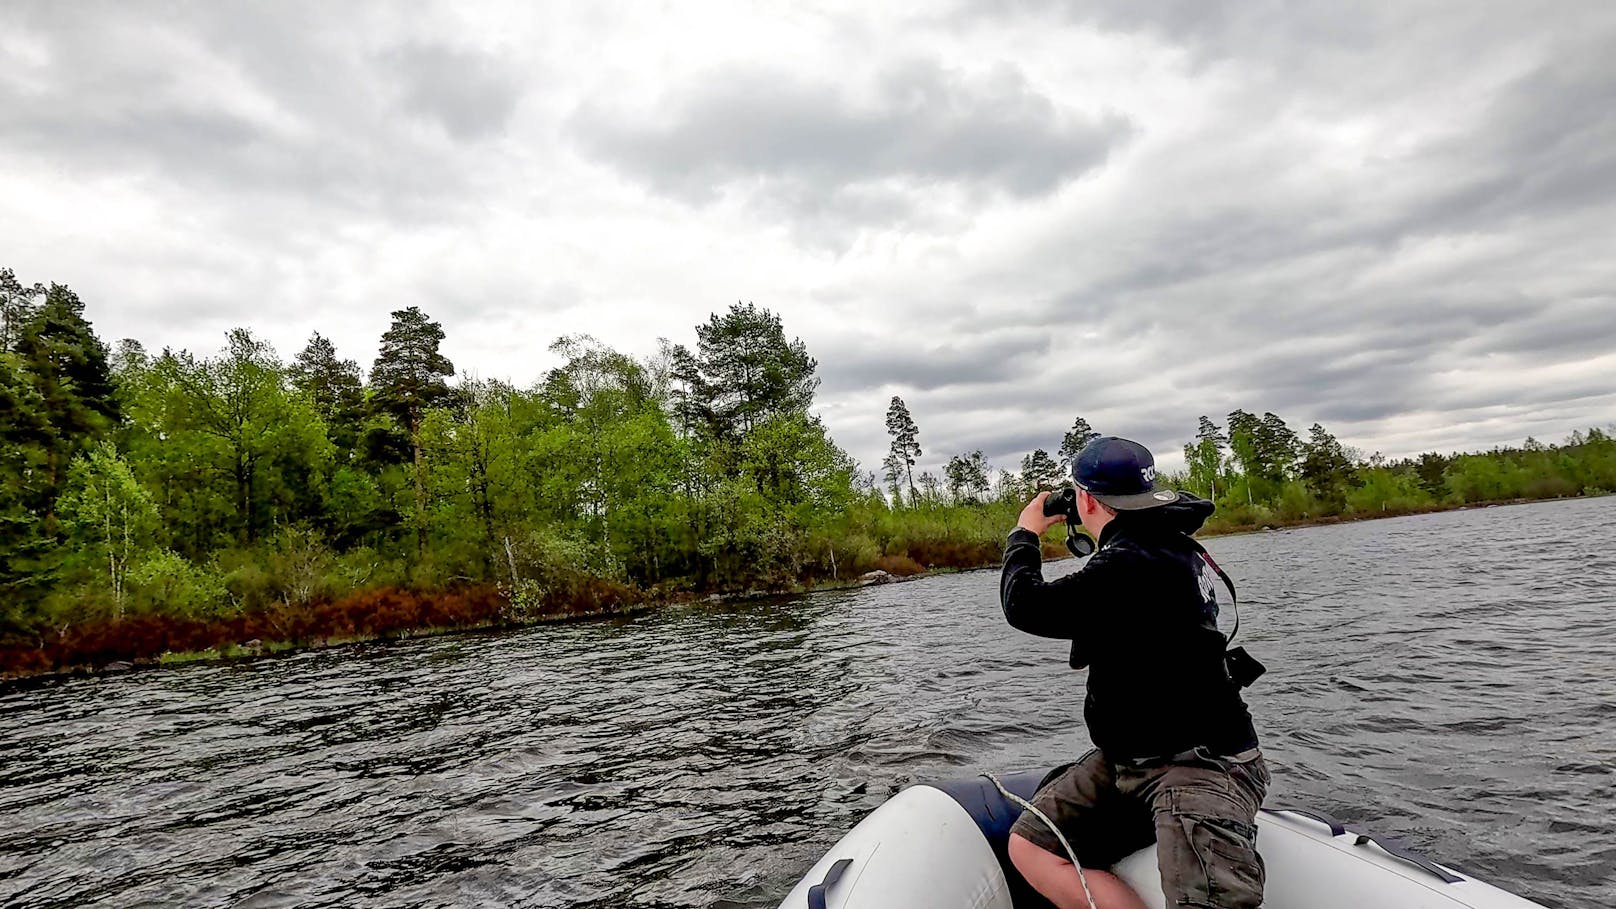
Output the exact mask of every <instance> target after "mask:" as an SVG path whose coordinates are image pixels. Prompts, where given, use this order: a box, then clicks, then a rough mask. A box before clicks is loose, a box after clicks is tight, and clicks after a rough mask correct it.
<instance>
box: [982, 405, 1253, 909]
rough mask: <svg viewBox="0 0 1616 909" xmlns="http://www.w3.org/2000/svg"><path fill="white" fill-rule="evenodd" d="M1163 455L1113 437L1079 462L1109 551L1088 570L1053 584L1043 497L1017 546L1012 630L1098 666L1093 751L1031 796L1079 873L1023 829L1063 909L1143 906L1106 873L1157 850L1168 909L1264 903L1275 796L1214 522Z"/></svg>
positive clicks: (1082, 509)
mask: <svg viewBox="0 0 1616 909" xmlns="http://www.w3.org/2000/svg"><path fill="white" fill-rule="evenodd" d="M1155 472H1156V470H1155V459H1154V458H1152V457H1151V454H1150V452H1149V451H1148V450H1147V449H1146V448H1145V447H1144V446H1142V445H1140V444H1138V443H1137V442H1132V441H1129V440H1127V439H1119V438H1115V437H1110V436H1105V437H1101V438H1098V439H1095V440H1094V441H1093V442H1090V443H1089V445H1088V446H1087V447H1085V448H1084V449H1083V451H1082V452H1080V453H1079V454H1078V456H1077V458H1076V459H1075V460H1074V461H1073V464H1072V479H1073V482H1074V483H1075V485H1076V486H1077V496H1076V498H1077V509H1076V513H1077V515H1078V517H1079V518H1080V519H1081V521H1082V524H1083V527H1084V528H1085V529H1086V530H1088V531H1089V533H1091V534H1092V535H1093V536H1094V537H1095V539H1096V540H1098V541H1099V549H1098V551H1096V552H1095V554H1094V555H1093V557H1091V558H1090V559H1089V561H1088V563H1087V564H1085V565H1084V566H1083V567H1082V568H1080V569H1079V570H1077V571H1075V572H1073V573H1071V574H1068V575H1066V576H1065V577H1061V578H1057V579H1055V580H1053V581H1045V580H1044V578H1043V574H1042V572H1041V553H1040V551H1039V537H1040V536H1041V535H1042V534H1043V532H1044V531H1045V530H1048V529H1049V527H1051V526H1052V525H1054V524H1056V523H1059V522H1061V521H1063V520H1064V519H1065V518H1064V516H1061V515H1056V516H1054V517H1046V516H1045V514H1044V499H1045V498H1047V497H1048V495H1049V494H1048V493H1042V494H1040V495H1039V496H1038V497H1037V498H1036V499H1034V500H1033V501H1032V502H1031V503H1029V504H1028V505H1027V507H1026V509H1025V510H1023V511H1022V513H1021V518H1020V520H1019V522H1018V526H1017V528H1016V530H1015V531H1013V532H1012V533H1011V534H1010V539H1009V543H1008V545H1007V547H1006V549H1005V554H1004V573H1003V576H1002V578H1001V581H1000V588H999V595H1000V604H1001V605H1002V606H1003V607H1004V614H1005V618H1006V619H1008V620H1009V622H1010V624H1011V625H1012V626H1014V627H1015V628H1018V629H1020V630H1022V631H1025V632H1028V633H1029V634H1035V635H1039V636H1041V637H1047V638H1060V639H1064V640H1070V641H1071V642H1072V650H1071V666H1072V668H1073V669H1081V668H1083V667H1084V666H1087V667H1088V669H1089V676H1088V694H1087V696H1086V697H1085V698H1084V702H1083V716H1084V721H1085V722H1086V724H1087V725H1088V730H1089V736H1090V738H1091V739H1093V741H1094V744H1095V746H1096V747H1095V749H1094V750H1093V751H1090V752H1089V753H1088V754H1087V755H1084V756H1083V758H1082V759H1081V760H1079V761H1078V762H1077V763H1076V764H1073V765H1072V766H1071V767H1070V768H1069V769H1067V770H1066V771H1065V772H1063V773H1062V774H1060V775H1059V776H1058V777H1056V778H1055V779H1054V780H1053V781H1051V782H1049V783H1048V784H1047V785H1045V786H1044V787H1043V788H1042V789H1040V790H1039V791H1038V794H1037V795H1036V796H1035V797H1034V799H1033V804H1034V806H1036V807H1037V808H1038V809H1039V811H1041V812H1042V813H1043V814H1044V815H1046V816H1047V817H1048V818H1049V819H1050V820H1051V821H1052V822H1053V823H1054V824H1055V826H1057V827H1059V828H1060V830H1061V832H1062V834H1064V835H1065V837H1066V839H1067V840H1068V841H1069V843H1070V844H1071V846H1072V849H1073V852H1074V853H1075V855H1076V857H1077V860H1078V862H1079V863H1080V865H1081V866H1082V869H1083V873H1082V875H1081V876H1080V875H1079V873H1078V872H1077V870H1076V869H1074V868H1073V867H1072V863H1071V861H1069V860H1068V858H1067V852H1066V849H1065V848H1064V847H1063V846H1062V845H1061V843H1060V841H1059V839H1058V838H1057V837H1056V836H1055V834H1054V833H1053V832H1052V831H1051V830H1050V829H1049V828H1048V826H1046V824H1045V823H1044V822H1043V821H1042V820H1040V819H1039V818H1038V817H1037V816H1036V815H1035V814H1034V813H1033V812H1031V811H1028V812H1025V813H1024V814H1022V816H1021V817H1020V818H1019V819H1018V820H1017V821H1016V823H1015V826H1014V827H1013V828H1012V832H1011V836H1010V859H1011V861H1012V862H1013V863H1014V864H1015V866H1016V869H1017V870H1018V871H1020V872H1021V874H1022V876H1023V877H1025V878H1026V879H1027V882H1028V883H1030V884H1031V885H1032V886H1033V887H1034V888H1035V889H1036V890H1038V892H1040V893H1042V894H1043V895H1044V896H1045V897H1047V898H1048V899H1049V900H1050V901H1051V902H1053V903H1054V904H1055V905H1056V906H1059V907H1061V909H1079V907H1082V909H1087V907H1088V906H1089V901H1088V898H1087V897H1086V896H1085V895H1084V886H1085V884H1086V886H1087V889H1088V890H1089V891H1090V892H1091V893H1092V895H1093V897H1094V902H1095V904H1096V905H1097V906H1098V907H1099V909H1144V905H1145V904H1144V903H1143V902H1142V901H1141V900H1140V899H1139V897H1138V895H1136V894H1135V893H1134V892H1133V891H1132V890H1131V889H1129V887H1128V886H1127V884H1125V883H1123V882H1122V880H1121V879H1120V878H1118V877H1116V876H1115V875H1112V874H1110V873H1109V872H1107V871H1106V870H1105V869H1107V868H1109V867H1110V866H1112V865H1114V864H1116V862H1118V861H1119V860H1120V859H1122V858H1123V857H1124V856H1126V855H1128V854H1130V853H1132V852H1134V851H1136V850H1138V849H1141V848H1143V847H1145V846H1148V845H1149V844H1150V843H1151V842H1152V840H1154V841H1155V842H1156V844H1157V861H1158V863H1159V865H1160V870H1161V879H1162V890H1163V891H1164V893H1165V894H1166V896H1167V904H1168V905H1169V906H1201V907H1215V909H1236V907H1255V906H1259V905H1261V903H1262V890H1263V863H1262V858H1261V857H1260V856H1259V855H1258V854H1257V851H1256V826H1255V825H1256V814H1257V810H1258V808H1259V807H1261V805H1262V800H1263V796H1264V795H1265V794H1266V792H1267V790H1268V782H1269V777H1268V770H1267V767H1266V766H1265V765H1264V763H1263V758H1262V755H1261V753H1260V752H1259V750H1258V747H1257V734H1256V731H1255V729H1254V728H1253V726H1252V722H1251V714H1250V712H1249V711H1248V710H1247V709H1246V705H1245V702H1244V701H1242V700H1241V698H1240V691H1239V686H1238V685H1237V684H1236V683H1235V682H1234V681H1233V680H1231V679H1230V677H1229V674H1228V671H1227V670H1226V669H1225V663H1224V649H1225V645H1226V643H1227V642H1226V640H1225V639H1224V637H1223V635H1222V633H1220V632H1219V631H1218V628H1217V624H1216V620H1217V613H1218V603H1217V596H1216V586H1217V585H1216V582H1215V581H1214V580H1213V576H1212V572H1214V571H1215V566H1213V565H1212V564H1211V563H1210V560H1209V559H1207V558H1204V557H1203V551H1202V550H1201V548H1200V545H1199V544H1198V543H1196V542H1195V541H1194V540H1193V539H1191V537H1190V534H1192V533H1194V532H1195V531H1196V530H1198V529H1200V527H1201V525H1202V524H1203V523H1205V521H1206V519H1207V518H1208V517H1209V516H1211V514H1212V510H1213V505H1212V503H1211V502H1208V501H1206V500H1204V499H1199V498H1196V497H1194V496H1191V495H1188V494H1185V493H1179V492H1175V491H1173V490H1169V489H1158V488H1156V485H1155Z"/></svg>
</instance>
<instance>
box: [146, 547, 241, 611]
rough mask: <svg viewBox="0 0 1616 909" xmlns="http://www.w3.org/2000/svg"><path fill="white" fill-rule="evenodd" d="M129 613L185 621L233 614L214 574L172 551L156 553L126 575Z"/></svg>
mask: <svg viewBox="0 0 1616 909" xmlns="http://www.w3.org/2000/svg"><path fill="white" fill-rule="evenodd" d="M129 588H130V591H131V597H130V602H131V609H132V610H133V611H136V612H147V613H163V614H167V615H171V616H175V617H178V618H185V619H216V618H222V617H224V616H226V615H228V614H230V613H231V612H233V611H234V606H233V605H232V603H231V600H230V593H229V591H228V590H227V589H226V588H225V581H224V578H223V577H222V576H220V574H219V573H218V572H217V571H214V570H212V569H211V568H209V567H207V566H202V565H197V564H195V563H193V562H191V561H190V560H189V559H186V558H185V557H184V556H182V555H180V554H179V553H177V552H175V551H174V550H172V549H156V550H153V551H152V552H151V553H150V554H148V555H147V556H146V557H145V558H144V559H143V560H141V562H140V563H139V564H137V565H136V566H135V567H134V569H133V570H132V571H130V573H129Z"/></svg>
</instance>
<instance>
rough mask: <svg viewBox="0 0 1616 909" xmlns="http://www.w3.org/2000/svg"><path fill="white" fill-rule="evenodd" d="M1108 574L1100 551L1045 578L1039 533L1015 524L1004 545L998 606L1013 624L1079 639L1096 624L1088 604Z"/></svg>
mask: <svg viewBox="0 0 1616 909" xmlns="http://www.w3.org/2000/svg"><path fill="white" fill-rule="evenodd" d="M1104 575H1105V571H1104V556H1103V554H1100V555H1095V556H1094V557H1093V558H1092V559H1090V560H1089V563H1088V564H1087V565H1084V566H1083V567H1082V568H1080V569H1078V570H1077V571H1074V572H1072V573H1071V574H1069V575H1066V576H1065V577H1061V578H1056V579H1055V580H1053V581H1046V580H1044V574H1043V553H1042V552H1040V551H1039V542H1038V535H1037V534H1036V533H1033V532H1032V531H1031V530H1028V529H1026V528H1024V527H1017V528H1016V529H1015V530H1013V531H1011V532H1010V540H1009V542H1008V543H1007V544H1006V545H1005V548H1004V570H1003V573H1002V574H1000V576H999V605H1000V606H1001V607H1003V608H1004V617H1005V620H1006V621H1008V622H1009V623H1010V627H1012V628H1016V629H1019V630H1021V631H1025V632H1027V633H1028V634H1035V635H1038V636H1039V637H1043V638H1061V639H1064V640H1068V641H1075V640H1077V639H1079V638H1081V637H1083V636H1084V635H1085V633H1086V631H1087V630H1092V629H1093V627H1094V619H1093V617H1092V616H1089V617H1087V619H1086V620H1085V613H1086V612H1087V609H1086V607H1088V606H1089V605H1090V604H1091V603H1093V602H1095V601H1096V600H1098V599H1099V598H1100V590H1099V588H1100V587H1101V586H1102V585H1103V584H1104Z"/></svg>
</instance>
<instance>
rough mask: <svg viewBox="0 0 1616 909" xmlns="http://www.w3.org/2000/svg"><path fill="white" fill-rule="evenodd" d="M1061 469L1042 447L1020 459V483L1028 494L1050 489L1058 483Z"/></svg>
mask: <svg viewBox="0 0 1616 909" xmlns="http://www.w3.org/2000/svg"><path fill="white" fill-rule="evenodd" d="M1060 475H1061V469H1060V465H1059V464H1056V463H1055V459H1054V458H1052V457H1050V456H1049V452H1047V451H1044V450H1043V449H1042V448H1037V449H1034V450H1033V452H1032V453H1031V454H1029V455H1027V456H1026V457H1025V458H1022V459H1021V483H1022V485H1023V486H1024V487H1025V488H1026V491H1027V494H1028V495H1034V494H1036V493H1039V492H1043V491H1045V490H1052V489H1054V488H1055V487H1056V486H1059V485H1060Z"/></svg>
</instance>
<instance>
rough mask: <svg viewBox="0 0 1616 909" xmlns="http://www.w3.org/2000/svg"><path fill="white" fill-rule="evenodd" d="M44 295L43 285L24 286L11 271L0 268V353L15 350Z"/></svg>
mask: <svg viewBox="0 0 1616 909" xmlns="http://www.w3.org/2000/svg"><path fill="white" fill-rule="evenodd" d="M44 295H45V285H43V284H34V285H32V286H24V285H23V283H22V282H21V281H18V280H17V275H16V274H15V273H14V272H12V270H11V269H9V268H0V352H3V351H8V350H14V349H15V348H16V346H17V342H18V341H19V340H21V339H22V329H23V326H24V325H27V324H28V322H29V320H30V319H31V318H32V317H33V314H34V310H35V309H37V308H38V307H39V298H40V297H43V296H44Z"/></svg>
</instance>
